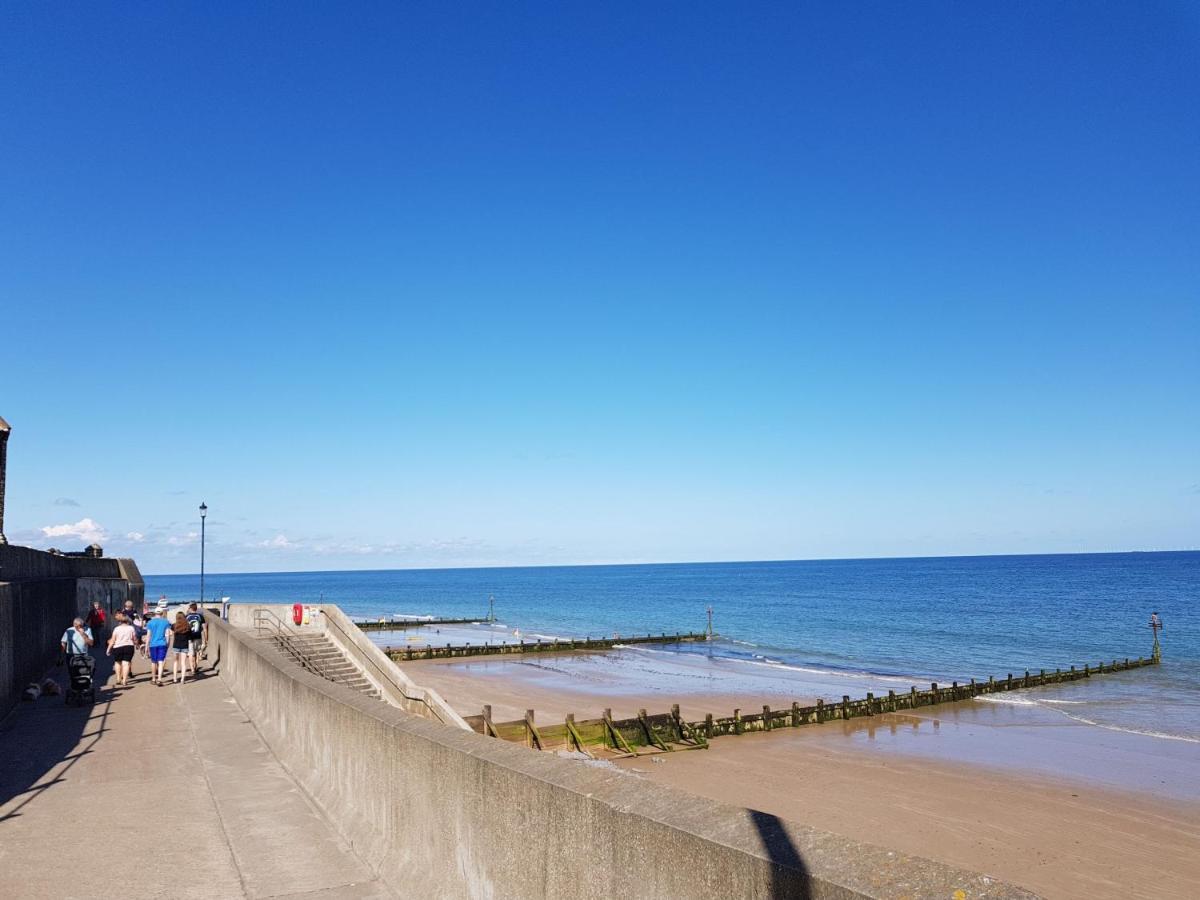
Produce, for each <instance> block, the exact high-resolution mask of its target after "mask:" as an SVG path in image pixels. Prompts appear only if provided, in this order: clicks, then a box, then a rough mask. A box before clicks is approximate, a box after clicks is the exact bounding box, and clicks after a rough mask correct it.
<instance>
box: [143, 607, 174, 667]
mask: <svg viewBox="0 0 1200 900" xmlns="http://www.w3.org/2000/svg"><path fill="white" fill-rule="evenodd" d="M170 632H171V623H170V622H168V621H167V611H166V610H165V609H164V610H161V611H160V612H159V613H158V615H156V616H155V617H154V618H153V619H151V620H150V621H149V622H147V623H146V641H147V647H148V648H149V651H150V677H151V678H152V679H153V681H154V683H155V684H158V685H161V684H162V678H163V669H164V668H166V662H165V661H166V658H167V641H168V635H169V634H170Z"/></svg>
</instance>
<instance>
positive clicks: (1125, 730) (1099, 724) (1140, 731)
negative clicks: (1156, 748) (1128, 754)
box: [1054, 709, 1200, 744]
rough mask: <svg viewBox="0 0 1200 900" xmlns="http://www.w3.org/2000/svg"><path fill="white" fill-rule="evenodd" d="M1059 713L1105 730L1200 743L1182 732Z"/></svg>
mask: <svg viewBox="0 0 1200 900" xmlns="http://www.w3.org/2000/svg"><path fill="white" fill-rule="evenodd" d="M1054 711H1055V712H1056V713H1058V714H1059V715H1063V716H1066V717H1067V718H1068V719H1071V720H1072V721H1075V722H1082V723H1083V724H1084V725H1091V726H1093V727H1095V728H1103V729H1104V730H1105V731H1120V732H1123V733H1125V734H1141V735H1145V736H1146V737H1152V738H1160V739H1162V740H1164V741H1184V742H1186V743H1188V744H1200V738H1194V737H1185V736H1184V735H1182V734H1166V733H1164V732H1162V731H1149V730H1148V729H1144V728H1124V727H1122V726H1120V725H1107V724H1105V723H1104V722H1097V721H1095V720H1093V719H1085V718H1084V717H1083V716H1073V715H1071V714H1070V713H1069V712H1067V711H1066V710H1065V709H1056V710H1054Z"/></svg>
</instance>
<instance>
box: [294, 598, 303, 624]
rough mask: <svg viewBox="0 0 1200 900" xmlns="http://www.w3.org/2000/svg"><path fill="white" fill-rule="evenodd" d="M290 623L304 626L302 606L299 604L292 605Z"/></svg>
mask: <svg viewBox="0 0 1200 900" xmlns="http://www.w3.org/2000/svg"><path fill="white" fill-rule="evenodd" d="M292 621H293V622H295V623H296V624H297V625H303V624H304V606H303V605H302V604H300V603H293V604H292Z"/></svg>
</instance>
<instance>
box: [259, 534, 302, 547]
mask: <svg viewBox="0 0 1200 900" xmlns="http://www.w3.org/2000/svg"><path fill="white" fill-rule="evenodd" d="M258 546H260V547H268V548H270V549H271V550H291V549H293V548H294V547H295V546H296V544H295V542H293V541H289V540H288V539H287V536H286V535H283V534H277V535H275V537H273V538H270V539H269V540H265V541H259V542H258Z"/></svg>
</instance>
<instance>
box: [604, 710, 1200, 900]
mask: <svg viewBox="0 0 1200 900" xmlns="http://www.w3.org/2000/svg"><path fill="white" fill-rule="evenodd" d="M834 729H836V726H834ZM820 730H825V727H824V726H822V729H820ZM830 730H833V729H830ZM811 737H812V735H811V734H808V733H805V732H804V731H800V730H797V731H790V730H789V731H781V732H774V733H772V734H756V735H743V736H741V737H737V738H722V739H720V740H716V741H713V742H712V744H711V745H710V749H708V750H697V751H688V752H684V753H680V752H676V753H669V754H660V755H658V756H655V757H641V758H639V759H636V760H622V761H620V762H619V763H617V765H619V766H620V767H621V768H623V769H625V770H626V771H630V772H633V773H635V774H636V775H637V776H638V777H641V778H647V779H650V780H652V781H656V782H659V783H661V784H669V785H672V786H673V787H676V788H679V789H681V790H684V791H688V792H691V793H694V794H699V795H701V796H705V797H711V798H713V799H716V800H722V801H725V802H727V803H734V804H738V805H741V806H748V807H751V808H754V809H760V810H763V811H765V812H769V813H773V814H775V815H777V816H779V817H781V818H784V819H789V820H792V821H796V822H803V823H805V824H808V825H812V826H814V827H817V828H822V829H825V830H827V831H832V832H836V833H838V834H843V835H846V836H847V837H851V838H855V839H857V840H861V841H864V842H868V843H872V844H881V845H883V846H886V847H888V848H891V849H895V850H899V851H901V852H904V853H911V854H915V855H918V856H925V857H930V858H933V859H937V860H940V861H943V862H947V863H950V864H953V865H957V866H961V867H963V868H966V869H971V870H974V871H979V872H985V873H987V874H989V875H993V876H995V877H997V878H1001V879H1003V880H1005V881H1009V882H1012V883H1013V884H1018V885H1021V886H1022V887H1025V888H1028V889H1030V890H1032V891H1035V892H1037V893H1039V894H1041V895H1043V896H1045V897H1047V898H1128V897H1145V898H1151V897H1155V898H1163V897H1172V898H1180V900H1183V898H1194V897H1196V896H1197V886H1198V885H1200V804H1197V803H1187V802H1172V801H1168V800H1165V799H1163V798H1161V797H1153V796H1149V795H1140V794H1134V793H1129V792H1120V791H1113V790H1109V789H1105V788H1102V787H1098V786H1093V785H1086V784H1083V783H1069V782H1065V781H1062V780H1058V779H1049V778H1042V777H1033V776H1026V777H1018V776H1016V775H1012V774H1009V773H1005V772H1002V771H999V770H989V769H986V768H984V767H980V766H969V765H964V764H956V763H951V762H935V761H932V760H929V759H920V758H914V757H911V756H905V755H903V754H898V753H870V752H868V751H865V750H863V749H862V748H861V747H859V746H856V745H855V744H853V743H852V742H849V741H845V740H841V741H830V740H827V739H818V740H811ZM652 760H655V761H653V762H652ZM658 760H661V762H659V761H658Z"/></svg>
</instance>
